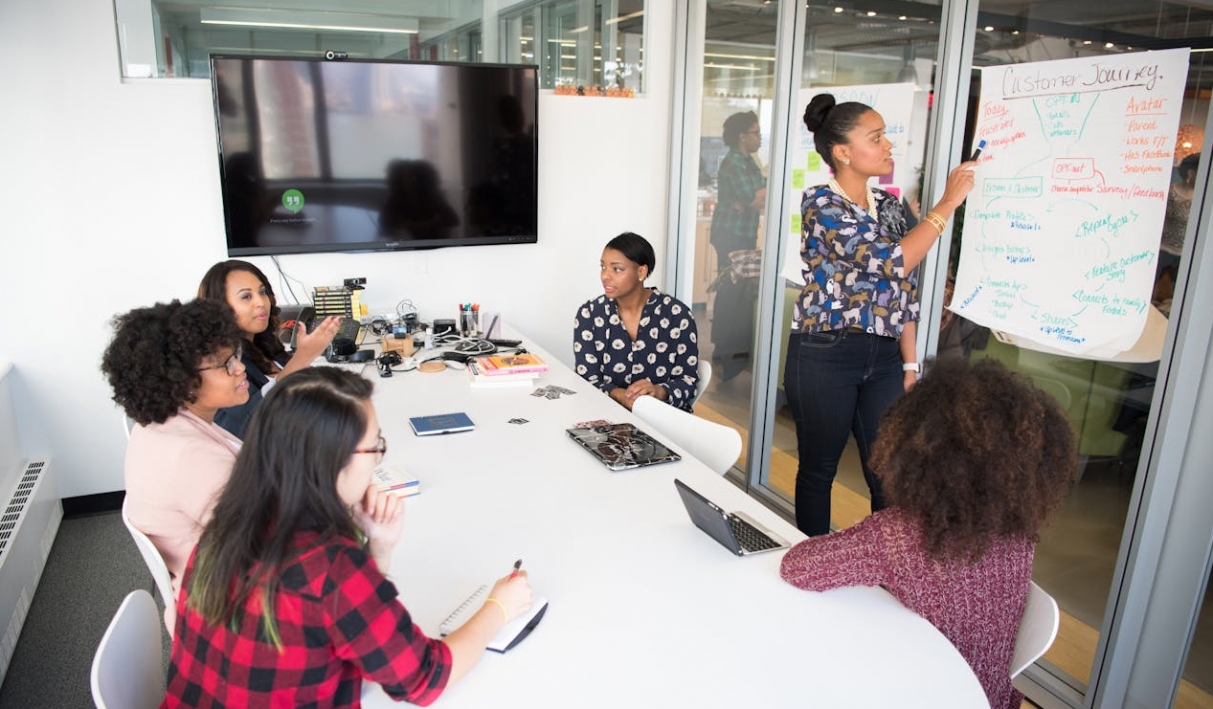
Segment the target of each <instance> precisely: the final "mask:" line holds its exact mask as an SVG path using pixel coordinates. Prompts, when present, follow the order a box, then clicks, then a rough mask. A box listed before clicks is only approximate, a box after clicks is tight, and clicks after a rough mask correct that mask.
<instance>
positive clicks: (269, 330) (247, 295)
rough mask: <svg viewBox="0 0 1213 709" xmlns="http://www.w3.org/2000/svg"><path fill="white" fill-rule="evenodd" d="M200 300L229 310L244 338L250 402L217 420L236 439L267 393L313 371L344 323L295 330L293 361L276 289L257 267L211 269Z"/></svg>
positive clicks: (228, 264) (231, 264)
mask: <svg viewBox="0 0 1213 709" xmlns="http://www.w3.org/2000/svg"><path fill="white" fill-rule="evenodd" d="M198 297H199V298H205V299H207V300H213V301H216V302H218V303H223V304H225V305H227V306H228V307H229V308H231V310H232V313H233V314H234V315H235V317H236V325H237V326H239V328H240V332H241V334H242V335H243V337H244V341H245V342H244V350H243V354H242V356H241V362H243V363H244V367H245V370H246V371H247V372H248V381H249V398H248V401H247V402H246V403H244V404H243V405H241V406H236V407H232V408H230V409H224V410H222V411H220V412H219V413H218V414H217V415H216V416H215V423H217V424H219V425H220V426H222V427H223V428H224V429H226V430H227V431H230V432H231V433H232V435H234V436H236V437H237V438H244V431H245V429H247V428H248V423H249V418H250V417H251V416H252V415H253V411H255V410H256V409H257V405H258V404H260V403H261V397H262V396H263V395H264V394H266V393H269V389H270V387H272V386H273V384H274V381H275V380H276V379H277V378H278V377H284V376H286V375H287V374H290V373H291V372H295V371H298V370H300V369H303V368H304V367H307V366H309V365H311V363H312V361H313V360H315V359H316V358H317V357H319V356H320V355H321V354H322V353H323V352H324V350H325V348H326V347H328V346H329V343H330V342H332V341H333V336H334V335H336V334H337V329H338V327H340V325H341V318H336V317H330V318H325V319H324V320H323V321H322V322H321V323H320V325H318V326H317V327H316V330H315V332H311V333H309V332H308V331H307V324H306V323H299V324H297V325H296V326H295V328H296V329H295V352H294V355H292V354H291V353H289V352H287V351H286V347H284V346H283V345H282V341H281V340H279V339H278V326H279V322H278V313H279V311H278V301H277V300H276V299H275V298H274V289H273V288H272V287H270V282H269V280H268V279H267V278H266V277H265V274H264V273H262V272H261V269H259V268H257V267H256V266H254V265H253V264H251V263H249V262H247V261H238V260H235V259H232V260H230V261H220V262H219V263H217V264H215V265H214V266H211V268H210V270H209V271H207V272H206V275H205V276H203V277H202V283H201V284H199V286H198Z"/></svg>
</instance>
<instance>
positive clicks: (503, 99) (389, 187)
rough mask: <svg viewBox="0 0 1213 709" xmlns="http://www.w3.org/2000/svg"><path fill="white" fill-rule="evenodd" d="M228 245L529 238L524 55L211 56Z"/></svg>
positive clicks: (530, 80)
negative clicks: (410, 58)
mask: <svg viewBox="0 0 1213 709" xmlns="http://www.w3.org/2000/svg"><path fill="white" fill-rule="evenodd" d="M211 88H212V92H213V95H214V100H215V115H216V123H217V126H218V132H219V136H218V137H219V159H220V176H221V180H222V188H223V211H224V219H225V222H226V227H227V246H228V253H229V254H230V255H232V256H251V255H257V254H282V253H304V252H315V251H365V250H395V249H413V248H434V247H439V246H471V245H479V244H506V243H511V244H512V243H530V242H534V241H535V240H536V237H537V233H536V232H537V229H536V219H537V217H536V215H537V211H538V210H537V183H536V176H535V175H536V172H535V165H536V160H537V153H538V151H537V145H538V138H537V135H536V121H535V117H536V101H537V88H538V85H537V72H536V68H535V67H534V66H522V65H496V64H440V63H417V62H391V61H356V60H349V61H325V60H322V59H294V58H265V57H247V56H224V55H213V56H212V57H211Z"/></svg>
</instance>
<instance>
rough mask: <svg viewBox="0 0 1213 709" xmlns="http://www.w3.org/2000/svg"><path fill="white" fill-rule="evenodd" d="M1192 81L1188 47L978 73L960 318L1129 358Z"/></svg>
mask: <svg viewBox="0 0 1213 709" xmlns="http://www.w3.org/2000/svg"><path fill="white" fill-rule="evenodd" d="M1187 73H1188V50H1187V49H1186V48H1185V49H1173V50H1166V51H1160V52H1136V53H1126V54H1120V55H1115V56H1102V57H1088V58H1082V59H1064V60H1059V61H1049V62H1035V63H1031V64H1012V65H1008V66H1000V67H989V68H984V69H982V77H981V101H980V104H979V105H978V119H977V126H976V132H975V137H974V141H973V142H974V143H976V142H977V141H979V140H985V141H986V148H985V150H984V151H983V152H982V156H981V158H980V161H979V164H978V167H977V181H976V185H975V186H974V188H973V192H972V193H971V194H970V195H969V199H968V203H967V206H966V208H965V215H964V238H963V242H962V246H961V254H960V265H959V268H958V273H957V276H956V288H955V291H954V294H953V296H952V303H951V306H950V308H951V309H952V310H953V311H955V312H957V313H959V314H960V315H962V316H964V317H965V318H967V319H969V320H971V321H973V322H976V323H978V324H981V325H984V326H986V327H989V328H991V329H994V330H999V331H1002V332H1005V333H1008V334H1010V335H1012V336H1014V339H1016V340H1017V341H1019V342H1021V343H1022V344H1024V346H1033V343H1035V344H1036V345H1038V346H1039V347H1040V348H1041V349H1048V350H1055V351H1060V352H1063V353H1067V354H1072V355H1082V356H1090V357H1112V356H1114V355H1115V354H1116V353H1118V352H1122V351H1125V350H1129V349H1130V348H1132V347H1133V345H1134V343H1135V342H1137V341H1138V338H1139V337H1140V336H1141V334H1142V328H1143V327H1144V325H1145V324H1146V319H1147V315H1148V314H1149V311H1150V310H1151V308H1152V306H1151V305H1150V292H1151V290H1152V287H1153V284H1154V271H1155V264H1156V262H1157V260H1158V244H1159V236H1160V234H1161V232H1162V222H1163V215H1164V212H1165V211H1166V204H1167V190H1168V189H1169V185H1170V181H1171V166H1172V164H1173V154H1174V149H1175V136H1176V132H1177V130H1178V127H1179V116H1180V108H1181V102H1182V100H1183V89H1184V84H1185V81H1186V78H1187Z"/></svg>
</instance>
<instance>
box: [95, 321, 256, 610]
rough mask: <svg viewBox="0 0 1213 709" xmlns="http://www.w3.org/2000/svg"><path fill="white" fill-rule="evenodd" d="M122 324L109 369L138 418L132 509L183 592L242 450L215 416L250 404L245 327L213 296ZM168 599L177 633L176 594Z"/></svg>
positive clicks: (105, 365)
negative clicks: (188, 565) (188, 567)
mask: <svg viewBox="0 0 1213 709" xmlns="http://www.w3.org/2000/svg"><path fill="white" fill-rule="evenodd" d="M113 325H114V339H113V341H112V342H110V344H109V347H107V348H106V350H105V355H104V356H103V358H102V362H101V370H102V371H103V372H104V373H105V375H106V378H107V379H108V380H109V383H110V386H111V387H112V388H113V392H114V401H115V402H116V403H117V404H118V405H119V406H121V407H122V409H123V411H125V412H126V415H127V416H129V417H130V418H131V419H132V420H133V421H134V422H135V423H136V424H137V425H136V426H135V427H134V429H133V430H132V431H131V437H130V441H129V442H128V443H127V446H126V466H125V482H126V500H125V503H124V510H125V513H126V515H127V516H128V517H129V518H130V521H131V524H133V525H134V526H135V528H136V529H138V530H139V531H141V532H143V533H144V534H146V535H147V536H148V538H149V539H151V541H152V544H154V545H155V546H156V549H157V550H158V551H159V552H160V556H161V557H163V558H164V563H165V565H166V566H168V570H169V573H170V574H171V575H172V577H173V591H174V592H176V591H178V590H180V586H181V574H182V572H184V571H185V562H186V561H187V560H188V559H189V555H190V552H191V551H193V549H194V545H196V544H197V543H198V537H199V536H201V534H202V529H203V527H205V526H206V523H207V521H208V520H209V519H210V516H211V508H212V507H213V506H214V504H215V499H216V498H217V497H218V495H219V493H220V491H222V490H223V486H224V485H225V484H227V480H228V477H229V476H230V475H231V471H232V464H233V463H235V462H236V453H237V452H239V450H240V439H239V438H236V437H235V436H233V435H232V434H230V433H228V432H227V431H225V430H223V429H222V428H219V426H217V425H215V422H214V419H215V413H216V412H217V411H218V410H219V409H221V408H224V407H228V406H237V405H239V404H243V403H244V402H245V401H247V400H248V378H247V377H246V376H245V373H244V365H243V364H242V363H241V361H240V343H241V337H240V331H239V330H238V329H237V327H236V321H235V319H233V318H232V314H231V311H230V310H229V309H228V308H227V306H225V305H222V304H220V303H215V302H212V301H207V300H194V301H190V302H188V303H181V302H179V301H176V300H174V301H172V302H171V303H157V304H155V305H153V306H151V307H148V308H136V309H134V310H132V311H130V312H128V313H123V314H122V315H119V316H117V317H115V318H114V321H113ZM164 601H165V622H166V623H167V624H168V628H169V632H170V633H171V632H172V628H173V623H172V615H173V608H174V606H175V605H176V604H175V601H176V599H175V598H166V599H164Z"/></svg>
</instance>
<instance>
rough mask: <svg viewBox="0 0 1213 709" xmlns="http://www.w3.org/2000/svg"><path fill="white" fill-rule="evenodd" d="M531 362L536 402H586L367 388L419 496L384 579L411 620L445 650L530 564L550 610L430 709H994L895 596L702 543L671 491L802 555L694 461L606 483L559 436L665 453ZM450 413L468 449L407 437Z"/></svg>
mask: <svg viewBox="0 0 1213 709" xmlns="http://www.w3.org/2000/svg"><path fill="white" fill-rule="evenodd" d="M530 349H531V351H533V352H537V353H538V354H539V355H540V356H542V357H543V358H544V359H546V360H547V361H548V363H549V366H550V369H549V371H548V372H547V373H546V374H544V375H543V376H542V377H540V378H539V379H538V380H537V383H536V386H544V385H548V384H556V385H560V386H563V387H566V388H568V389H572V390H574V391H576V392H577V393H576V394H575V395H566V396H561V397H560V398H559V399H555V400H551V399H546V398H540V397H534V396H531V395H530V393H531V391H533V389H534V387H506V388H499V389H498V388H494V389H472V388H471V387H469V386H468V383H467V378H466V374H465V373H464V372H463V371H462V370H455V369H450V368H448V369H447V371H445V372H439V373H430V374H427V373H422V372H416V371H414V372H408V373H397V374H396V375H395V376H393V377H391V378H379V377H378V376H377V375H376V371H375V367H374V366H373V364H372V365H371V366H368V367H366V368H365V370H364V375H365V376H367V377H368V378H372V379H374V381H375V385H376V387H375V397H374V401H375V406H376V410H377V412H378V415H379V421H380V426H381V427H382V429H383V431H384V435H385V437H386V439H387V441H388V453H387V456H386V460H385V462H386V463H387V464H389V465H392V466H394V467H397V468H401V469H405V470H408V471H410V472H412V473H413V474H415V475H416V476H417V477H418V478H420V481H421V494H420V495H419V496H417V497H412V498H409V500H408V503H407V507H406V517H405V527H404V536H403V539H402V540H401V542H400V544H399V545H398V547H397V550H396V553H395V556H394V558H393V562H392V569H391V574H390V576H391V578H392V579H393V580H394V581H395V583H396V585H397V587H398V588H399V590H400V596H401V600H402V601H403V602H404V604H405V606H406V607H407V608H408V610H409V612H410V613H411V614H412V616H413V619H414V621H415V622H416V623H417V624H418V625H419V626H420V627H421V628H422V629H423V630H424V631H425V632H426V633H427V634H430V635H434V636H436V635H437V633H438V625H439V623H440V622H441V621H442V620H443V618H445V617H446V616H447V615H448V614H449V613H450V612H451V611H452V610H453V609H454V608H455V607H456V606H458V605H459V604H460V603H461V602H462V601H463V600H464V599H465V598H467V597H468V596H469V595H471V593H472V592H473V591H475V590H476V588H478V587H479V586H480V585H481V584H490V585H491V584H492V583H493V582H494V580H496V579H497V578H499V577H500V576H503V575H505V574H507V573H508V572H509V571H510V569H511V567H512V564H513V563H514V560H515V559H518V558H521V559H522V560H523V568H524V569H526V570H527V572H528V573H529V575H530V581H531V584H532V587H533V589H534V591H535V593H536V594H537V595H543V596H546V597H547V598H548V600H549V601H550V605H549V607H548V610H547V613H546V615H545V617H544V619H543V621H542V622H541V623H540V624H539V626H538V627H537V628H536V629H535V631H534V632H533V633H532V634H531V635H530V637H528V638H527V639H526V640H525V641H524V642H522V643H521V644H520V645H518V646H517V647H515V648H514V649H512V650H511V651H509V652H508V653H507V654H504V655H499V654H497V653H491V652H489V653H486V654H485V655H484V657H483V658H482V659H481V661H480V663H479V665H478V666H477V667H476V668H475V669H474V670H473V671H472V672H471V674H469V675H468V676H467V677H465V678H464V680H463V681H462V682H460V683H459V684H457V685H455V686H452V687H449V688H448V689H447V690H446V691H445V692H444V694H443V696H442V697H441V698H440V699H439V700H438V702H437V704H436V706H440V707H444V708H446V709H460V708H465V707H579V708H582V707H695V708H697V709H698V708H705V707H730V708H733V709H736V708H737V707H847V708H851V709H861V708H864V707H881V708H882V709H883V708H887V707H893V706H896V707H900V708H903V709H904V708H906V707H930V708H931V709H949V708H951V707H956V708H958V709H960V708H964V709H972V708H974V707H987V706H988V704H987V702H986V699H985V694H984V693H983V691H982V689H981V686H980V684H979V683H978V681H977V679H976V677H975V676H974V674H973V673H972V671H971V670H970V669H969V666H968V664H967V663H966V662H965V661H964V659H963V658H962V657H961V656H960V654H959V653H958V652H957V651H956V649H955V648H954V647H953V646H952V645H951V643H949V642H948V641H947V639H945V638H944V637H943V636H942V635H941V634H940V633H939V632H938V631H937V630H935V628H934V627H933V626H932V625H931V624H930V623H928V622H927V621H925V620H923V619H922V618H920V617H919V616H917V615H915V614H914V613H912V612H910V611H908V610H906V609H905V608H904V607H903V606H901V604H900V603H898V602H897V601H896V600H895V599H894V598H893V597H892V596H891V595H890V594H889V593H888V592H886V591H884V590H883V589H879V588H848V589H837V590H834V591H830V592H827V593H809V592H805V591H801V590H799V589H797V588H794V587H793V586H791V585H789V584H787V583H786V582H784V581H783V580H782V579H780V577H779V562H780V559H781V558H782V555H783V552H781V551H779V552H771V553H766V554H759V555H756V556H752V557H748V558H739V557H736V556H734V555H733V554H731V553H730V552H729V551H727V550H726V549H725V548H724V547H722V546H720V545H719V544H717V543H716V542H715V541H714V540H713V539H711V538H710V537H708V536H707V535H706V534H704V533H703V532H701V531H700V530H699V529H698V528H697V527H695V526H694V525H693V524H692V523H691V521H690V519H689V517H688V516H687V514H686V510H685V508H684V507H683V505H682V502H681V500H680V498H679V496H678V494H677V492H676V490H675V488H674V483H673V480H674V478H676V477H677V478H680V479H681V480H683V481H684V482H685V483H687V484H689V485H690V486H691V487H693V488H695V489H696V490H698V491H699V492H701V493H702V494H704V495H705V496H707V497H708V498H709V499H711V500H713V501H714V502H716V503H717V504H718V505H720V506H721V507H723V508H724V509H726V510H730V511H731V510H736V509H744V510H746V511H747V512H748V513H750V514H751V515H753V516H754V517H756V518H757V519H758V520H760V521H761V522H762V523H763V524H766V525H767V526H769V527H770V528H771V529H772V530H774V531H775V532H776V533H778V534H781V535H783V536H784V537H786V538H787V539H789V540H790V541H793V542H794V541H797V540H800V539H803V538H804V537H803V535H802V534H800V532H799V531H797V530H796V529H795V527H793V526H792V525H790V524H788V523H787V522H785V521H784V520H783V519H782V518H780V517H779V516H778V515H776V514H774V513H773V512H771V511H770V510H768V509H766V508H765V507H764V506H762V505H761V504H760V503H758V502H757V501H756V500H754V499H752V498H750V497H749V496H747V495H746V494H745V493H744V492H743V491H741V490H740V489H738V488H737V487H736V486H734V485H733V484H731V483H730V482H728V481H726V480H725V479H724V478H723V477H721V476H720V475H717V474H715V473H714V472H712V471H711V470H709V469H708V468H707V467H706V466H704V465H703V464H702V463H700V462H699V461H697V460H694V459H693V458H690V457H689V456H686V455H685V454H684V458H683V460H681V461H679V462H676V463H668V464H663V465H657V466H652V467H647V468H641V469H637V470H631V471H626V472H619V473H612V472H610V471H609V470H607V469H606V468H605V467H604V466H602V465H601V464H600V463H599V462H598V461H597V460H596V459H595V458H593V457H592V456H591V455H590V454H589V453H587V452H586V451H585V450H583V449H582V448H580V447H579V446H578V445H577V444H575V443H574V442H573V441H571V440H570V439H569V438H568V437H567V436H566V435H565V432H564V431H565V429H566V428H570V427H572V426H573V425H574V424H576V423H578V422H581V421H588V420H592V419H610V420H612V421H615V422H632V423H636V424H637V425H640V426H641V427H642V428H644V429H645V430H647V431H649V432H650V433H652V434H653V435H655V436H656V437H658V438H660V439H662V440H664V441H666V442H668V439H665V438H664V437H663V436H661V434H660V433H658V432H657V431H655V430H654V429H653V428H652V427H651V426H648V425H646V424H644V423H643V422H642V421H640V420H639V419H637V418H636V417H634V416H633V415H632V414H631V412H629V411H627V410H626V409H624V408H623V407H621V406H619V405H617V404H615V403H614V402H613V401H611V400H610V399H609V398H608V397H606V396H605V395H604V394H602V393H601V392H599V391H597V390H596V389H595V388H594V387H592V386H590V385H589V384H588V383H586V382H584V381H583V380H581V379H580V378H578V377H577V376H576V374H575V373H573V372H572V371H571V370H570V369H569V368H568V367H565V366H564V365H562V364H560V363H559V362H558V360H556V358H555V357H552V356H551V355H550V354H549V353H547V352H543V351H542V350H540V349H538V348H535V347H530ZM419 354H423V353H419ZM457 411H463V412H465V413H467V414H468V415H469V416H470V417H471V419H472V421H473V422H475V424H476V430H475V431H471V432H466V433H456V434H449V435H437V436H427V437H418V436H415V435H414V434H413V433H412V430H411V429H410V428H409V425H408V418H409V417H410V416H423V415H432V414H444V413H452V412H457ZM512 418H523V419H526V420H527V421H528V423H525V424H511V423H508V421H509V420H510V419H512ZM675 448H676V447H675ZM680 452H683V451H681V450H680ZM363 695H364V697H363V706H364V707H368V708H370V709H382V708H385V707H388V706H399V705H398V704H396V703H395V702H392V701H391V700H390V699H389V698H388V697H387V695H385V694H384V693H383V692H382V690H381V689H379V688H378V686H377V685H375V686H371V687H367V688H366V690H365V691H364V692H363Z"/></svg>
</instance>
